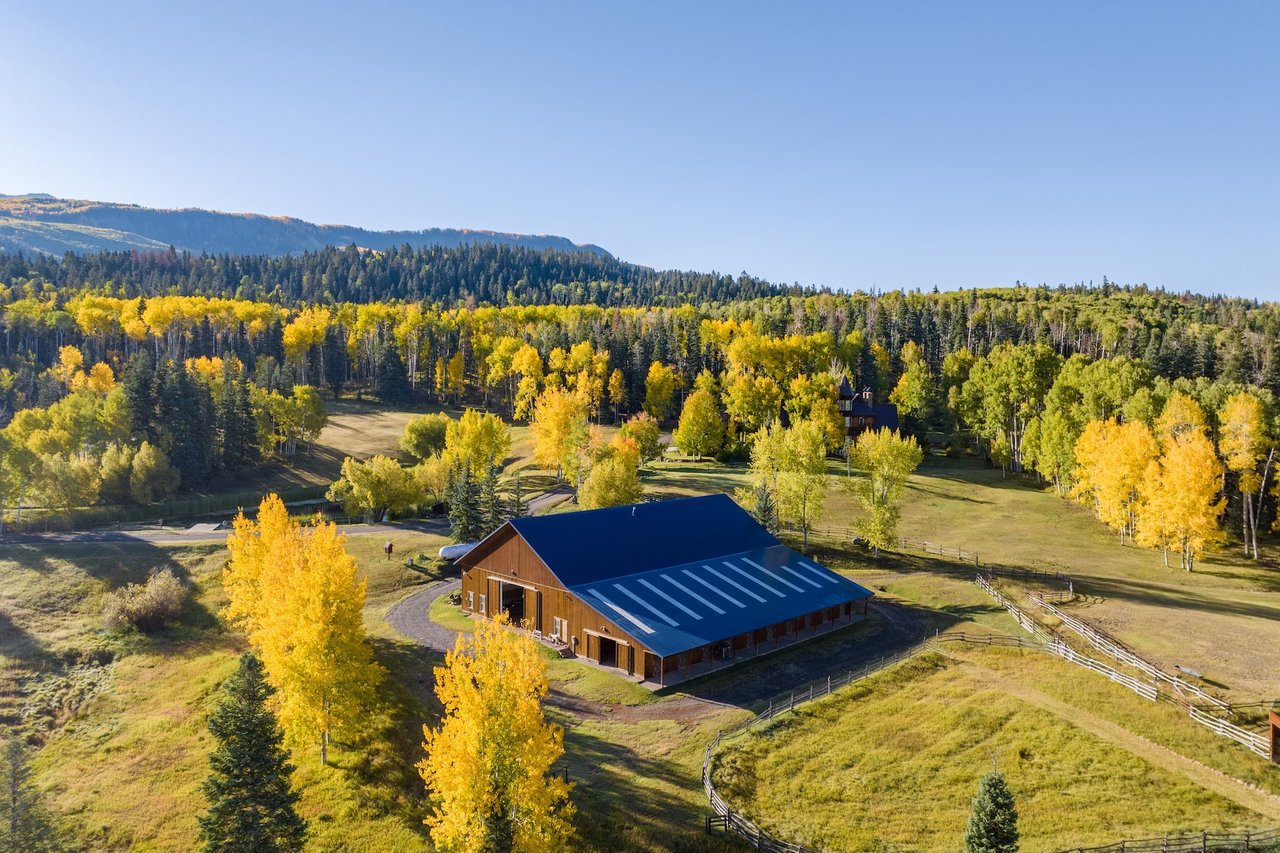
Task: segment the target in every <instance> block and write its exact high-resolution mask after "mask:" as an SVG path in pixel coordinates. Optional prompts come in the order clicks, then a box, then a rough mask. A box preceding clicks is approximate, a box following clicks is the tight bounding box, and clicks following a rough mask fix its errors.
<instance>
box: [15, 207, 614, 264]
mask: <svg viewBox="0 0 1280 853" xmlns="http://www.w3.org/2000/svg"><path fill="white" fill-rule="evenodd" d="M352 244H354V245H356V246H359V247H361V248H364V249H389V248H391V247H393V246H402V245H405V244H408V245H410V246H412V247H414V248H421V247H426V246H441V247H445V248H456V247H458V246H464V245H475V244H492V245H499V246H518V247H521V248H526V249H534V250H544V249H552V250H555V251H558V252H586V253H590V254H593V255H597V256H600V257H607V258H612V257H613V256H612V255H611V254H610V253H609V252H607V251H605V250H604V249H602V248H600V247H599V246H596V245H593V244H590V243H575V242H573V241H572V240H569V239H568V238H566V237H558V236H555V235H551V234H508V233H504V232H500V231H480V230H470V229H459V228H427V229H423V230H420V231H370V230H368V229H365V228H357V227H354V226H349V225H317V224H315V223H313V222H307V221H305V220H302V219H295V218H293V217H287V216H264V215H262V214H257V213H222V212H219V211H212V210H202V209H199V208H182V209H174V210H167V209H160V208H152V207H142V206H140V205H136V204H118V203H115V202H98V201H83V200H80V199H60V198H55V197H53V196H51V195H48V194H46V193H29V194H25V195H3V194H0V252H22V253H24V254H33V253H35V254H44V255H62V254H64V253H66V252H76V253H78V254H92V253H95V252H108V251H111V252H116V251H128V250H132V249H137V250H140V251H157V250H162V249H167V248H168V247H169V246H173V247H174V248H176V249H179V250H186V251H190V252H194V253H201V252H205V253H208V254H211V255H221V254H236V255H269V256H273V257H274V256H281V255H296V254H300V253H302V252H311V251H317V250H320V249H323V248H325V247H326V246H350V245H352Z"/></svg>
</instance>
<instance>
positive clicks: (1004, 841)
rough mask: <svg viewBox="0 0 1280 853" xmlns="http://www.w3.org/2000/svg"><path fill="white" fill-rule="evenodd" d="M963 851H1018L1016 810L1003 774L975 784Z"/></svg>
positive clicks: (1003, 852) (996, 772)
mask: <svg viewBox="0 0 1280 853" xmlns="http://www.w3.org/2000/svg"><path fill="white" fill-rule="evenodd" d="M964 849H965V853H1015V851H1016V850H1017V849H1018V810H1017V808H1016V807H1015V806H1014V803H1013V794H1012V793H1011V792H1010V791H1009V786H1008V785H1006V784H1005V781H1004V775H1003V774H1002V773H1000V772H998V771H992V772H991V773H988V774H987V775H986V776H983V777H982V781H981V782H979V783H978V795H977V796H976V797H974V798H973V813H972V814H971V815H970V816H969V828H968V829H967V830H965V834H964Z"/></svg>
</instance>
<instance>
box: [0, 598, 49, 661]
mask: <svg viewBox="0 0 1280 853" xmlns="http://www.w3.org/2000/svg"><path fill="white" fill-rule="evenodd" d="M0 656H3V657H6V658H8V659H9V660H10V661H17V662H20V663H21V665H22V667H23V668H24V669H30V670H32V671H35V672H41V671H44V670H47V669H49V668H50V667H52V666H54V665H55V664H57V663H59V662H60V660H59V658H57V657H55V656H54V655H53V654H51V653H50V652H49V650H48V649H46V648H45V646H44V644H43V643H42V642H40V640H39V639H38V638H36V637H34V636H32V635H31V634H30V633H29V632H28V631H27V630H26V629H25V628H23V627H22V626H20V625H18V624H17V623H16V622H14V621H13V618H12V617H11V616H9V614H8V613H6V612H5V611H3V610H0Z"/></svg>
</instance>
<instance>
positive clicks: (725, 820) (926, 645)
mask: <svg viewBox="0 0 1280 853" xmlns="http://www.w3.org/2000/svg"><path fill="white" fill-rule="evenodd" d="M997 594H998V593H997ZM1001 597H1002V598H1003V596H1001ZM1050 636H1052V635H1050ZM943 643H964V644H968V645H988V646H1003V647H1009V648H1021V649H1034V650H1038V651H1048V652H1052V653H1055V654H1057V653H1058V652H1056V651H1055V650H1054V649H1053V648H1052V646H1054V645H1061V646H1064V647H1065V645H1066V644H1065V643H1063V642H1062V640H1061V639H1060V638H1054V639H1053V640H1052V642H1045V641H1043V640H1041V639H1039V638H1036V639H1024V638H1022V637H1010V636H1008V635H1006V634H992V633H989V634H986V635H982V634H965V633H950V634H936V635H935V636H933V637H930V638H928V639H926V640H925V641H923V642H921V643H917V644H916V645H914V646H911V647H910V648H907V649H903V650H902V651H899V652H896V653H894V654H891V655H886V656H885V657H882V658H879V659H878V660H875V661H872V662H870V663H867V664H864V665H863V666H861V667H858V668H856V669H851V670H849V671H848V672H846V673H845V674H844V675H839V676H828V677H827V678H825V679H821V680H819V681H815V682H813V683H811V684H809V685H808V686H807V687H805V688H803V689H798V690H791V691H788V692H786V693H781V694H778V695H777V696H775V697H774V698H773V699H771V700H769V703H768V705H767V706H766V707H765V709H764V710H762V711H760V712H759V713H758V714H755V715H754V716H752V717H749V718H747V719H746V720H744V721H743V722H741V723H739V724H738V725H736V726H733V727H731V728H728V729H725V730H723V731H721V732H719V733H717V734H716V739H715V741H714V742H712V743H710V744H708V745H707V749H706V753H705V754H704V756H703V760H702V787H703V790H704V791H705V793H706V795H707V803H708V805H709V806H710V807H711V814H709V815H707V817H706V822H705V828H706V832H707V833H712V832H715V831H717V830H722V831H725V832H732V833H733V834H734V835H737V836H738V837H739V838H742V839H743V840H745V841H746V842H747V843H748V844H750V845H751V846H752V848H753V849H755V850H759V851H763V853H821V851H818V850H815V849H814V848H811V847H806V846H804V845H802V844H796V843H794V842H789V841H783V840H782V839H779V838H775V837H774V836H772V835H770V834H769V833H768V832H766V831H765V830H763V829H761V828H760V827H759V826H757V825H756V824H755V823H754V822H752V821H751V820H750V819H748V818H747V817H746V816H744V815H743V814H742V813H741V812H737V811H734V809H733V807H732V806H731V805H730V804H729V802H728V801H727V800H725V799H724V797H723V796H722V795H721V794H720V792H719V791H717V790H716V787H715V783H714V781H713V780H712V778H711V776H712V761H713V759H714V757H715V755H716V753H717V752H718V751H719V749H720V745H721V743H722V741H723V740H724V738H725V737H726V736H731V735H734V734H737V733H740V732H745V731H748V730H750V729H752V728H755V727H757V726H760V725H763V724H765V723H767V722H769V721H770V720H774V719H776V718H778V717H780V716H782V715H783V714H787V713H791V712H794V711H795V710H796V709H797V708H800V707H803V706H804V705H806V704H808V703H809V702H812V701H814V700H817V699H821V698H823V697H825V696H829V695H830V694H832V693H834V692H835V691H837V690H839V689H841V688H842V687H847V686H848V685H850V684H854V683H856V682H858V681H861V680H862V679H864V678H867V677H868V676H871V675H875V674H877V673H879V672H881V671H882V670H884V669H887V668H888V667H891V666H894V665H895V664H898V663H901V662H903V661H905V660H907V659H909V658H913V657H915V656H917V655H920V654H923V653H925V652H929V651H939V650H940V649H941V644H943ZM1078 658H1084V656H1083V655H1078ZM1084 659H1085V660H1088V659H1087V658H1084ZM1094 663H1097V662H1096V661H1094ZM1098 666H1101V667H1104V668H1107V669H1110V668H1109V667H1106V665H1105V664H1098ZM1113 671H1114V670H1113ZM1134 680H1135V681H1136V679H1134ZM1138 683H1139V684H1141V682H1138ZM1147 686H1148V687H1150V689H1151V690H1152V691H1154V690H1155V687H1154V685H1147ZM1214 719H1216V718H1214ZM1219 722H1221V721H1219ZM1277 845H1280V830H1268V831H1265V832H1253V833H1249V832H1244V833H1210V832H1203V833H1200V834H1198V835H1185V836H1169V835H1166V836H1163V837H1162V838H1153V839H1140V840H1136V841H1120V842H1117V843H1115V844H1112V845H1109V846H1106V847H1089V848H1074V849H1072V850H1069V851H1063V853H1120V851H1132V853H1155V851H1166V852H1167V853H1190V851H1193V850H1200V851H1229V850H1231V851H1234V850H1258V851H1264V850H1274V849H1280V847H1278V846H1277Z"/></svg>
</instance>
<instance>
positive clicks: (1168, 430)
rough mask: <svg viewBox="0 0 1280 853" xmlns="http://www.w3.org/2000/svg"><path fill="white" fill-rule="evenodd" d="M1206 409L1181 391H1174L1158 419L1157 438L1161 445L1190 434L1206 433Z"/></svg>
mask: <svg viewBox="0 0 1280 853" xmlns="http://www.w3.org/2000/svg"><path fill="white" fill-rule="evenodd" d="M1204 431H1205V417H1204V409H1202V408H1200V404H1199V403H1197V402H1196V401H1195V399H1194V398H1193V397H1191V396H1190V395H1188V394H1184V393H1182V392H1181V391H1174V392H1173V393H1172V394H1170V395H1169V399H1168V400H1166V401H1165V404H1164V408H1163V409H1161V410H1160V417H1159V418H1157V419H1156V437H1157V438H1159V439H1160V442H1161V444H1163V443H1165V442H1167V441H1168V440H1169V439H1171V438H1177V437H1179V436H1182V435H1185V434H1186V433H1188V432H1204Z"/></svg>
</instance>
